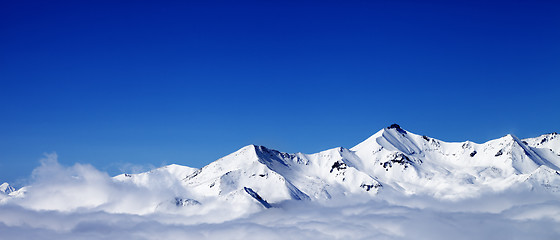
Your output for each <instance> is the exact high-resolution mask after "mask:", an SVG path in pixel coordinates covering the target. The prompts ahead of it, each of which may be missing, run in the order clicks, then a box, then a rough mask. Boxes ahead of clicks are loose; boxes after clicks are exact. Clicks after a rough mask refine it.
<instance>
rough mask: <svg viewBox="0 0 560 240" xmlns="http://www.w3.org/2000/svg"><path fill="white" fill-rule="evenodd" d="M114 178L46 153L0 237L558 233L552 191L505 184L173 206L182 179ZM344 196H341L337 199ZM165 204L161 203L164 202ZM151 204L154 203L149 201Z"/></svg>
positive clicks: (6, 212)
mask: <svg viewBox="0 0 560 240" xmlns="http://www.w3.org/2000/svg"><path fill="white" fill-rule="evenodd" d="M174 184H175V183H174V182H173V181H171V180H166V179H159V180H158V183H157V184H155V185H153V186H151V187H139V186H136V185H133V184H129V183H126V182H118V181H114V180H113V179H112V178H111V177H110V176H109V175H108V174H107V173H105V172H102V171H99V170H97V169H95V168H94V167H92V166H90V165H84V164H76V165H74V166H62V165H60V164H59V163H58V162H57V161H56V155H54V154H53V155H48V156H47V157H46V158H45V159H43V160H42V161H41V166H39V167H38V168H37V169H35V170H34V171H33V173H32V183H31V184H30V186H31V187H29V188H28V189H27V192H26V196H25V198H21V199H10V201H5V202H4V204H2V205H0V236H1V238H2V239H559V238H560V199H558V196H557V195H554V194H550V193H546V192H539V191H530V189H511V190H508V191H507V192H501V193H482V194H480V195H479V196H478V197H476V198H471V199H465V200H460V201H442V200H436V199H434V198H431V197H429V196H403V195H396V194H385V195H383V196H381V195H380V197H379V198H375V199H374V200H367V201H365V200H362V199H349V201H346V200H344V201H336V200H334V201H330V202H325V203H322V204H317V203H312V202H306V201H296V202H291V201H288V202H284V203H283V204H281V207H279V208H271V209H257V208H246V207H245V206H233V207H232V206H224V205H223V204H220V203H219V202H217V203H208V204H204V205H205V206H187V207H176V206H174V204H173V202H166V201H167V200H172V199H173V198H174V197H176V196H178V195H179V194H181V191H184V188H180V186H175V185H174ZM345 201H346V202H345ZM167 203H169V204H168V205H166V204H167ZM156 205H157V206H159V208H157V209H154V207H153V206H156Z"/></svg>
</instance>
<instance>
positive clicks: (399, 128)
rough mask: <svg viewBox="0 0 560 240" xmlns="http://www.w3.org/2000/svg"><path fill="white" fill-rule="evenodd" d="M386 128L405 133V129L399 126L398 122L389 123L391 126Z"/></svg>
mask: <svg viewBox="0 0 560 240" xmlns="http://www.w3.org/2000/svg"><path fill="white" fill-rule="evenodd" d="M387 129H395V130H397V132H400V133H402V134H406V131H405V130H404V129H402V128H401V126H399V124H396V123H393V124H391V126H389V127H387Z"/></svg>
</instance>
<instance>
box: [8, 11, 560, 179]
mask: <svg viewBox="0 0 560 240" xmlns="http://www.w3.org/2000/svg"><path fill="white" fill-rule="evenodd" d="M201 2H203V3H201ZM558 12H560V4H558V3H554V1H530V2H529V1H523V2H521V1H519V2H516V1H504V2H497V1H495V2H493V1H469V2H468V3H457V2H455V1H453V3H449V2H447V1H424V2H422V3H420V2H419V1H344V3H342V1H317V2H311V1H294V2H291V1H277V2H272V1H266V2H264V1H255V2H246V1H235V2H232V1H224V2H219V1H192V2H189V1H178V2H165V3H163V2H161V1H158V2H155V1H154V2H139V1H130V2H120V3H113V2H111V1H108V2H102V1H78V2H76V1H68V2H51V1H37V2H33V1H10V2H3V3H2V7H0V35H1V36H2V37H1V38H0V81H1V82H0V116H1V117H0V182H2V181H11V182H15V183H18V182H19V183H21V184H23V183H24V182H25V178H27V177H28V176H29V175H30V173H31V171H32V169H33V168H34V167H36V166H37V165H38V159H39V158H41V156H42V154H43V153H45V152H47V153H50V152H56V153H58V155H59V161H60V162H62V163H63V164H73V163H76V162H79V163H90V164H92V165H94V166H96V167H97V168H99V169H101V170H104V171H108V172H109V173H110V174H117V173H119V172H120V171H121V170H126V171H131V170H133V169H135V168H145V169H146V168H150V167H151V166H155V167H157V166H161V165H163V164H170V163H178V164H182V165H189V166H193V167H202V166H204V165H205V164H207V163H209V162H211V161H213V160H215V159H217V158H219V157H222V156H224V155H226V154H228V153H231V152H233V151H235V150H237V149H239V148H241V147H243V146H244V145H248V144H257V145H265V146H268V147H271V148H275V149H278V150H281V151H286V152H300V151H301V152H306V153H312V152H317V151H320V150H325V149H328V148H332V147H337V146H344V147H352V146H354V145H355V144H357V143H358V142H360V141H362V140H364V139H365V138H367V137H368V136H370V135H371V134H373V133H375V132H376V131H378V130H379V129H381V128H383V127H386V126H388V125H390V124H391V123H399V124H400V125H401V126H402V127H403V128H405V129H407V130H409V131H412V132H415V133H418V134H426V135H430V136H432V137H435V138H439V139H442V140H445V141H464V140H472V141H475V142H484V141H487V140H490V139H493V138H498V137H500V136H503V135H505V134H507V133H513V134H515V135H517V136H519V137H522V138H523V137H532V136H537V135H539V134H543V133H548V132H554V131H560V126H559V123H560V121H559V120H558V119H560V111H559V103H560V98H559V97H558V93H559V90H558V89H559V87H560V83H558V80H559V79H560V30H559V29H560V18H559V17H558Z"/></svg>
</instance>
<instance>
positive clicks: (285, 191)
mask: <svg viewBox="0 0 560 240" xmlns="http://www.w3.org/2000/svg"><path fill="white" fill-rule="evenodd" d="M112 181H114V182H115V183H118V184H125V185H126V184H129V185H133V186H135V187H141V188H143V189H148V190H150V191H157V190H158V189H171V190H172V196H167V195H166V196H162V199H160V200H158V201H159V202H157V201H156V204H155V206H154V211H157V210H158V209H160V210H161V209H167V210H169V209H171V210H173V209H174V207H189V206H192V207H200V206H205V205H211V204H214V205H216V204H215V203H218V205H220V206H227V205H235V206H238V207H240V208H263V207H264V208H268V207H274V206H276V205H280V204H282V202H284V201H286V200H301V201H316V202H326V201H329V199H338V200H341V199H342V200H344V201H345V200H347V199H371V198H375V197H377V196H379V195H382V194H394V193H397V194H404V195H425V196H430V197H435V198H438V199H449V200H457V199H466V198H472V197H476V196H478V195H480V194H482V193H487V192H500V191H504V190H506V189H510V188H522V189H530V190H532V191H547V192H553V193H560V135H558V134H557V133H552V134H546V135H542V136H539V137H536V138H529V139H523V140H520V139H518V138H517V137H515V136H513V135H507V136H504V137H502V138H499V139H495V140H491V141H488V142H485V143H481V144H478V143H474V142H469V141H466V142H454V143H448V142H443V141H440V140H437V139H434V138H431V137H427V136H421V135H417V134H414V133H410V132H408V131H406V130H404V129H402V128H401V127H400V126H399V125H396V124H393V125H391V126H389V127H387V128H384V129H382V130H380V131H379V132H377V133H375V134H374V135H373V136H371V137H369V138H367V139H366V140H365V141H363V142H361V143H360V144H358V145H356V146H354V147H352V148H350V149H346V148H342V147H339V148H333V149H329V150H325V151H322V152H319V153H315V154H303V153H295V154H289V153H283V152H279V151H276V150H273V149H268V148H266V147H263V146H255V145H249V146H245V147H243V148H241V149H240V150H238V151H236V152H234V153H231V154H229V155H227V156H225V157H223V158H221V159H218V160H216V161H215V162H212V163H210V164H208V165H207V166H205V167H203V168H201V169H195V168H190V167H185V166H180V165H175V164H173V165H169V166H165V167H162V168H158V169H155V170H152V171H149V172H145V173H140V174H121V175H118V176H116V177H113V179H112ZM6 186H7V185H6ZM2 187H3V188H2V189H7V190H3V192H5V193H8V191H10V192H13V191H14V190H15V189H13V188H9V186H7V187H5V185H4V184H3V185H2ZM2 189H0V190H2ZM152 202H153V201H152Z"/></svg>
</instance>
